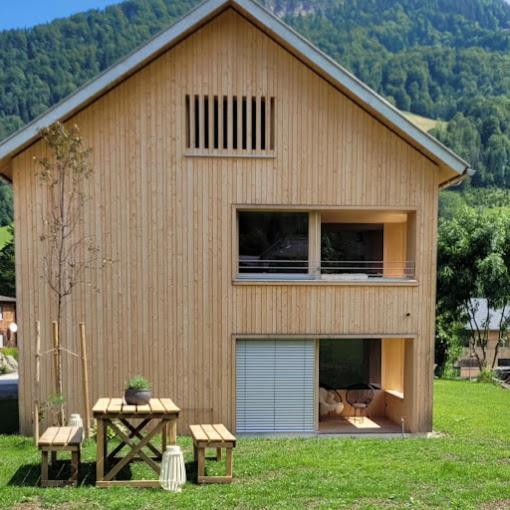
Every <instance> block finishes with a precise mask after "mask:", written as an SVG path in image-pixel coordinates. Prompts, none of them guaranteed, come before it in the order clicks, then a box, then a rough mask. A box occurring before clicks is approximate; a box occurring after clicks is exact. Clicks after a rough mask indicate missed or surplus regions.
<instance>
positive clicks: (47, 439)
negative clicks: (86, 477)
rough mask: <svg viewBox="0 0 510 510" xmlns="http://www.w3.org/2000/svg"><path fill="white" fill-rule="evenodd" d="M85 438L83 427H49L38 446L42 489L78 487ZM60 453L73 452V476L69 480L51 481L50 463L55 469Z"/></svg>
mask: <svg viewBox="0 0 510 510" xmlns="http://www.w3.org/2000/svg"><path fill="white" fill-rule="evenodd" d="M82 437H83V428H81V427H49V428H48V429H46V430H45V432H44V434H43V435H42V436H41V437H40V438H39V441H38V446H39V450H41V455H42V459H41V487H63V486H65V485H73V486H75V487H76V485H78V470H79V466H80V445H81V441H82ZM58 452H71V476H70V478H69V479H68V480H50V479H49V476H48V472H49V461H48V457H49V456H50V455H51V465H52V467H55V465H56V461H57V453H58Z"/></svg>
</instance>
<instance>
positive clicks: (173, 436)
mask: <svg viewBox="0 0 510 510" xmlns="http://www.w3.org/2000/svg"><path fill="white" fill-rule="evenodd" d="M167 427H168V444H176V443H177V418H172V419H171V420H170V421H169V422H168V425H167Z"/></svg>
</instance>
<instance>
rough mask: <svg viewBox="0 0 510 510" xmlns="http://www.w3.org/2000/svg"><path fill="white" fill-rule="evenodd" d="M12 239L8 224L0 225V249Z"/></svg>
mask: <svg viewBox="0 0 510 510" xmlns="http://www.w3.org/2000/svg"><path fill="white" fill-rule="evenodd" d="M11 239H12V235H11V233H10V232H9V226H6V227H0V250H1V249H2V248H3V247H4V246H5V245H6V244H7V243H8V242H9V241H10V240H11Z"/></svg>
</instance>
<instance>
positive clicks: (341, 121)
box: [13, 10, 438, 432]
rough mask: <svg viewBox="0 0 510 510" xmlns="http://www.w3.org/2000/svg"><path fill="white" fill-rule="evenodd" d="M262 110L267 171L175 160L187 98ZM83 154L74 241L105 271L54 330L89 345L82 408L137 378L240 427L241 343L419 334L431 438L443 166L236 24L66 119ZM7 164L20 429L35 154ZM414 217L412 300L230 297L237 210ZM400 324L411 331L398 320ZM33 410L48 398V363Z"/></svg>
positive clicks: (29, 328)
mask: <svg viewBox="0 0 510 510" xmlns="http://www.w3.org/2000/svg"><path fill="white" fill-rule="evenodd" d="M187 94H190V95H192V94H202V95H205V94H208V95H218V96H221V95H227V96H229V97H231V96H233V95H239V96H242V95H252V96H256V97H260V96H266V97H274V98H275V102H274V107H275V157H274V158H265V159H261V158H242V159H240V158H221V157H212V158H204V157H190V156H186V155H185V152H186V133H185V126H186V121H185V96H186V95H187ZM70 122H72V123H76V124H78V125H79V127H80V130H81V132H82V134H83V136H84V137H85V139H86V140H87V142H88V143H89V144H90V145H91V146H92V148H93V151H94V152H93V164H94V176H93V178H92V179H91V180H90V182H89V191H90V193H91V195H92V200H91V201H90V202H89V203H88V204H87V208H86V213H85V216H86V218H85V220H86V221H85V226H84V234H85V235H89V236H91V237H92V238H93V239H94V240H95V242H96V244H97V245H98V246H100V247H101V249H102V253H103V254H104V255H105V256H108V257H111V258H112V259H113V260H114V263H113V264H111V265H109V266H107V267H106V269H104V270H102V271H97V272H93V273H91V274H90V275H89V276H90V283H91V285H84V286H81V287H80V288H78V289H77V290H76V291H75V294H74V296H73V299H72V302H69V303H68V307H67V311H66V315H65V321H64V325H63V333H64V342H65V344H66V346H67V347H68V348H70V349H72V350H77V349H78V322H79V321H84V322H85V323H86V328H87V336H88V340H89V343H90V350H91V352H90V357H89V359H90V360H91V361H90V362H91V371H92V376H91V381H92V392H91V393H92V397H93V398H94V399H95V398H97V397H99V396H105V395H111V396H114V395H120V394H121V392H122V390H123V386H124V383H125V381H126V380H127V379H128V378H129V376H132V375H135V374H138V373H140V374H143V375H145V376H147V377H149V378H150V379H151V380H152V381H153V382H154V391H155V393H156V394H157V395H168V396H171V397H172V398H173V399H174V400H175V402H176V403H177V404H178V405H180V406H181V407H182V408H183V409H184V413H183V417H182V419H181V420H180V429H181V431H185V430H186V429H185V427H186V425H187V423H189V422H197V421H198V422H200V421H211V420H213V421H214V422H223V423H225V424H226V425H227V426H228V427H232V426H233V425H234V415H233V411H234V404H233V403H234V400H235V394H234V392H235V388H234V380H235V379H233V374H234V370H235V367H234V363H233V359H234V352H233V349H234V345H235V342H234V341H233V339H234V338H235V336H236V335H241V334H242V335H276V334H281V335H300V334H301V335H303V334H314V335H317V336H320V335H321V334H328V335H335V334H342V335H345V334H357V335H362V334H374V335H378V334H387V335H388V334H389V335H391V334H399V335H410V336H415V337H416V342H415V349H414V350H413V353H414V354H413V357H412V372H411V373H412V374H413V378H414V382H415V384H414V389H413V395H412V397H413V409H412V415H413V417H412V420H411V423H410V427H412V429H413V430H429V429H430V427H431V413H432V408H431V402H432V394H431V390H432V363H433V361H432V358H433V327H434V293H435V288H434V284H435V251H436V248H435V246H436V245H435V233H436V221H437V194H438V189H437V182H438V181H437V177H438V169H437V167H436V166H435V165H434V164H433V163H432V162H431V161H430V160H428V159H427V158H426V157H424V156H423V155H421V154H420V153H419V152H417V151H416V150H415V149H413V148H412V147H411V146H410V145H409V144H408V143H406V142H405V141H403V140H402V139H401V138H399V137H398V136H397V135H395V134H394V133H393V132H392V131H390V130H389V129H387V128H386V127H384V126H383V125H382V124H381V123H380V122H378V121H377V120H375V119H374V118H373V117H371V116H370V115H369V114H367V113H366V112H365V111H364V110H362V109H361V108H360V107H358V106H357V105H356V104H354V103H353V102H352V101H351V100H349V99H347V98H346V97H345V96H344V95H342V94H341V93H339V92H338V91H337V90H335V89H334V88H333V87H332V86H330V85H329V84H328V83H326V82H325V81H324V80H323V79H322V78H320V77H319V76H317V74H315V73H314V72H312V71H311V70H310V69H308V68H307V67H306V66H304V65H303V64H302V63H301V62H299V61H298V60H297V59H295V58H294V57H292V56H291V55H290V54H289V53H288V52H287V51H286V50H285V49H284V48H282V47H281V46H280V45H278V44H276V43H275V42H274V41H272V40H271V39H270V38H268V37H267V36H266V35H265V34H263V33H262V32H261V31H260V30H259V29H257V28H255V27H254V26H253V25H251V24H250V23H248V22H247V21H246V20H245V19H243V18H241V17H240V16H239V15H238V14H236V13H235V12H234V11H232V10H230V11H227V12H225V13H223V14H222V15H221V16H219V17H217V18H216V19H214V20H213V21H211V22H210V23H209V24H208V25H206V26H204V27H203V28H202V29H200V30H199V31H197V32H196V33H194V34H193V35H191V36H190V37H188V38H187V39H186V40H185V41H183V42H182V43H180V44H179V45H178V46H176V47H175V48H173V49H171V50H169V51H168V52H166V53H165V54H163V55H162V56H160V57H158V59H157V60H155V61H153V62H152V63H151V64H150V65H147V66H146V67H145V68H143V69H142V70H140V71H139V72H137V73H136V74H135V75H133V76H132V77H131V78H129V79H128V80H126V81H125V82H123V83H122V84H121V85H119V86H117V87H116V88H115V89H114V90H112V91H111V92H109V93H108V94H106V95H104V96H103V97H102V98H101V99H99V100H97V101H96V102H94V103H93V104H92V105H90V106H88V107H87V108H86V109H84V110H83V111H82V112H81V113H79V114H77V115H76V116H75V117H74V118H73V119H72V120H71V121H70ZM43 154H45V148H44V146H43V144H42V143H40V142H39V143H36V144H35V145H33V146H32V147H30V148H29V149H27V150H25V151H24V152H23V153H21V154H20V155H19V156H18V157H16V158H15V160H14V162H13V171H14V192H15V222H16V253H17V279H18V281H17V283H18V313H19V322H20V334H19V338H20V344H21V367H22V371H21V384H20V397H21V425H22V430H23V431H24V432H27V431H29V430H30V428H31V420H32V416H31V403H32V400H33V397H34V388H33V378H34V344H35V339H34V321H35V320H36V319H40V320H41V321H43V324H42V332H43V344H44V345H43V347H42V349H43V350H46V349H48V348H49V341H50V327H49V321H50V320H52V319H53V318H54V317H55V308H54V299H53V296H52V295H51V294H50V292H49V291H48V289H47V287H46V286H45V285H44V282H43V281H42V280H41V278H40V275H41V265H42V264H41V257H42V253H41V243H40V242H39V239H38V234H39V233H40V231H41V212H40V211H41V207H42V204H43V203H44V200H45V197H44V195H43V193H42V191H41V189H40V187H39V185H38V181H37V178H36V166H35V164H34V162H33V158H34V156H41V155H43ZM257 204H259V205H269V206H270V205H302V206H303V207H308V206H329V207H331V208H335V207H360V208H364V207H367V208H395V209H402V208H409V209H415V210H416V211H417V214H416V234H417V244H416V263H417V278H418V281H419V285H416V286H398V285H393V286H376V285H360V286H346V285H341V284H334V283H332V284H329V285H314V284H307V285H277V284H273V285H236V284H233V282H232V273H233V266H232V264H233V257H232V253H233V247H232V240H233V235H232V232H233V229H234V226H235V214H234V211H235V207H236V206H239V205H240V206H242V205H257ZM407 313H410V316H409V317H406V314H407ZM42 379H43V380H42V385H41V389H40V390H41V397H42V398H43V399H44V398H45V397H46V396H47V395H49V394H50V393H51V392H52V391H53V389H52V383H51V381H52V377H51V360H50V359H49V358H47V359H45V361H44V362H43V370H42ZM64 381H65V388H66V401H67V406H68V410H69V412H83V407H82V404H81V376H80V370H79V362H78V360H75V359H74V358H71V357H68V358H66V362H65V374H64Z"/></svg>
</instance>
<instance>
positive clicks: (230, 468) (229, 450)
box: [227, 448, 234, 478]
mask: <svg viewBox="0 0 510 510" xmlns="http://www.w3.org/2000/svg"><path fill="white" fill-rule="evenodd" d="M233 463H234V461H233V456H232V448H227V477H230V478H232V473H233V466H232V465H233Z"/></svg>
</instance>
